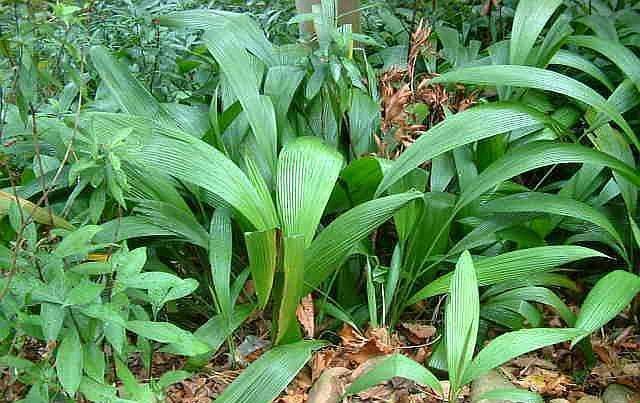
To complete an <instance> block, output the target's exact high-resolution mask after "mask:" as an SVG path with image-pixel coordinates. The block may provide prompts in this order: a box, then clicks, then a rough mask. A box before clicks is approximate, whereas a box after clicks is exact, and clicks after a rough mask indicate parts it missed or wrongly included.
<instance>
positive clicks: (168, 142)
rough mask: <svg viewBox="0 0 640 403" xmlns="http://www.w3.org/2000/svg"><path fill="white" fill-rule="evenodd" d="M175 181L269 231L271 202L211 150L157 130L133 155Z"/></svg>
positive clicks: (174, 133) (175, 133)
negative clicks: (198, 189) (200, 191)
mask: <svg viewBox="0 0 640 403" xmlns="http://www.w3.org/2000/svg"><path fill="white" fill-rule="evenodd" d="M134 157H135V159H136V160H137V162H139V163H141V164H143V165H145V164H148V165H151V166H153V167H154V168H156V169H158V170H161V171H163V172H167V173H169V174H170V175H171V176H173V177H174V178H176V179H179V180H182V181H185V182H188V183H192V184H194V185H198V186H200V187H202V188H204V189H206V190H208V191H209V192H211V193H213V194H214V195H216V196H217V197H219V198H220V199H222V200H224V201H225V202H226V203H228V205H230V206H231V207H233V208H234V209H236V210H237V211H238V212H240V213H241V214H242V215H243V216H244V217H245V218H246V219H247V220H248V221H249V222H250V223H251V224H252V225H254V227H255V228H256V229H258V230H264V229H268V228H273V227H275V226H276V224H277V216H276V213H275V207H274V206H273V202H271V201H270V200H268V199H264V198H262V197H260V195H259V194H258V192H257V191H256V189H255V187H254V186H253V184H252V183H251V182H250V181H249V179H248V178H247V176H246V175H245V174H244V172H242V170H240V168H238V167H237V166H236V165H235V164H234V163H233V162H232V161H231V160H229V159H228V158H227V157H226V156H225V155H224V154H222V153H221V152H220V151H218V150H216V149H215V148H213V147H211V146H210V145H208V144H207V143H205V142H203V141H202V140H199V139H197V138H195V137H192V136H189V135H187V134H185V133H182V132H180V131H177V130H169V129H166V128H158V129H157V133H156V135H155V136H154V138H153V140H152V141H150V142H149V143H148V144H146V145H145V146H144V147H143V148H142V150H141V151H139V152H137V153H136V154H135V155H134Z"/></svg>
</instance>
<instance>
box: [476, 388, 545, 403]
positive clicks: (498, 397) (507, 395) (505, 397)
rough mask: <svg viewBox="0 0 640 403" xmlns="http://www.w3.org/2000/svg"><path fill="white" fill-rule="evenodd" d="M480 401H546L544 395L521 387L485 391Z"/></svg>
mask: <svg viewBox="0 0 640 403" xmlns="http://www.w3.org/2000/svg"><path fill="white" fill-rule="evenodd" d="M478 401H492V402H493V401H508V402H512V403H544V400H542V397H541V396H540V395H539V394H537V393H535V392H529V391H528V390H521V389H494V390H490V391H488V392H485V393H483V394H482V395H480V396H479V397H478Z"/></svg>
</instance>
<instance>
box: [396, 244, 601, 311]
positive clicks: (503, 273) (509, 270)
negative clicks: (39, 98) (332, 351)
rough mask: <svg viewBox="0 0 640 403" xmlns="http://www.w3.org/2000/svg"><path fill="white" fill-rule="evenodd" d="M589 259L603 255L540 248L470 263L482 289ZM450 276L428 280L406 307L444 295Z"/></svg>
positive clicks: (581, 249) (577, 248) (569, 248)
mask: <svg viewBox="0 0 640 403" xmlns="http://www.w3.org/2000/svg"><path fill="white" fill-rule="evenodd" d="M592 257H600V258H603V257H607V256H606V255H604V254H602V253H600V252H598V251H595V250H593V249H589V248H585V247H582V246H541V247H538V248H530V249H522V250H516V251H513V252H507V253H503V254H501V255H498V256H492V257H487V258H484V259H481V260H478V261H477V262H474V266H475V268H476V271H477V278H478V285H480V286H486V285H491V284H496V283H499V282H501V281H506V280H512V279H517V278H520V277H522V276H527V275H529V274H533V273H545V272H549V271H553V270H554V269H556V268H557V267H558V266H562V265H564V264H568V263H571V262H575V261H578V260H582V259H588V258H592ZM451 276H452V275H451V273H449V274H445V275H444V276H442V277H439V278H437V279H436V280H434V281H432V282H431V283H429V284H428V285H427V286H425V287H424V288H422V289H421V290H420V291H418V292H417V293H416V294H415V295H414V296H413V297H411V298H410V299H409V302H408V304H414V303H416V302H418V301H420V300H423V299H426V298H429V297H432V296H434V295H439V294H444V293H446V292H448V290H449V283H450V282H451Z"/></svg>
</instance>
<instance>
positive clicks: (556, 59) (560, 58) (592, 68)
mask: <svg viewBox="0 0 640 403" xmlns="http://www.w3.org/2000/svg"><path fill="white" fill-rule="evenodd" d="M549 64H556V65H560V66H567V67H571V68H573V69H576V70H580V71H582V72H584V73H587V74H588V75H590V76H591V77H593V78H595V79H596V80H598V81H600V82H601V83H602V84H603V85H604V86H605V87H607V88H608V89H609V90H611V91H613V90H614V89H615V87H614V86H613V84H612V83H611V80H609V78H608V77H607V75H606V74H604V73H603V72H602V70H600V68H599V67H598V66H596V65H595V64H594V63H593V62H592V61H590V60H587V59H585V58H584V57H582V56H580V55H578V54H575V53H573V52H569V51H567V50H564V49H560V50H558V52H557V53H556V54H554V55H553V57H552V58H551V61H550V62H549Z"/></svg>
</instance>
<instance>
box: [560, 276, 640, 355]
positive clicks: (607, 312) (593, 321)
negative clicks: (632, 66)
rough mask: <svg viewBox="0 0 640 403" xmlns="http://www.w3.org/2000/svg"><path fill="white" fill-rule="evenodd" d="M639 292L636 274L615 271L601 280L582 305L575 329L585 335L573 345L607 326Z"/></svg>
mask: <svg viewBox="0 0 640 403" xmlns="http://www.w3.org/2000/svg"><path fill="white" fill-rule="evenodd" d="M638 292H640V277H638V276H637V275H635V274H632V273H629V272H626V271H622V270H615V271H612V272H611V273H609V274H607V275H606V276H604V277H603V278H602V279H600V280H599V281H598V282H597V283H596V285H595V286H594V287H593V288H592V289H591V291H590V292H589V294H588V295H587V298H585V300H584V303H583V304H582V307H581V309H580V313H579V314H578V320H577V321H576V325H575V327H576V328H577V329H579V330H581V331H582V332H583V333H582V334H581V335H580V336H579V337H578V338H576V339H574V341H573V344H576V343H577V342H578V341H579V340H580V339H582V338H584V337H586V336H588V335H589V334H591V333H593V332H594V331H596V330H598V329H599V328H601V327H602V326H604V325H605V324H607V322H609V321H610V320H611V319H613V318H614V317H615V316H616V315H617V314H618V313H620V311H622V310H623V309H624V308H625V307H626V306H627V305H629V303H630V302H631V300H632V299H633V298H634V297H635V296H636V294H638Z"/></svg>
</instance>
